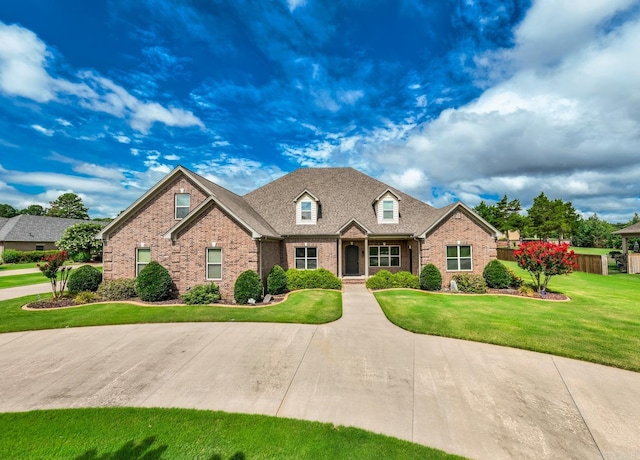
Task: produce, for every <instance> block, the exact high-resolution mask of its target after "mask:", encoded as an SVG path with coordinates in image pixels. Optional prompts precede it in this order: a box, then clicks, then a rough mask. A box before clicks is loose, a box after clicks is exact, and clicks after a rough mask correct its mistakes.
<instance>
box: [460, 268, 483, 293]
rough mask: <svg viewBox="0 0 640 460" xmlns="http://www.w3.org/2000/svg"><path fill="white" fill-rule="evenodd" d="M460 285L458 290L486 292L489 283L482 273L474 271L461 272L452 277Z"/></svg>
mask: <svg viewBox="0 0 640 460" xmlns="http://www.w3.org/2000/svg"><path fill="white" fill-rule="evenodd" d="M452 278H453V279H454V281H455V282H456V284H457V285H458V291H460V292H464V293H467V294H485V293H486V292H487V283H485V281H484V278H483V277H482V276H480V275H474V274H473V273H459V274H457V275H453V277H452Z"/></svg>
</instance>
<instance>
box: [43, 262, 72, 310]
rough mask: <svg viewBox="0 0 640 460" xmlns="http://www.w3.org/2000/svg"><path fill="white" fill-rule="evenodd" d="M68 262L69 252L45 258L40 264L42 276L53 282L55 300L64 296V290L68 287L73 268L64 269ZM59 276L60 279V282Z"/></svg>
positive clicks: (52, 288)
mask: <svg viewBox="0 0 640 460" xmlns="http://www.w3.org/2000/svg"><path fill="white" fill-rule="evenodd" d="M66 260H67V251H58V252H56V253H54V254H51V255H48V256H44V257H43V258H42V262H43V263H40V264H38V268H39V269H40V271H41V272H42V274H43V275H44V276H46V277H47V278H49V281H50V282H51V290H52V291H53V298H54V299H57V298H58V297H61V296H62V293H63V292H64V288H65V286H66V285H67V280H68V279H69V273H70V272H71V267H63V265H64V263H65V261H66ZM58 275H59V277H60V279H59V280H58ZM58 281H60V284H58Z"/></svg>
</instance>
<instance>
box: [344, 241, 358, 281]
mask: <svg viewBox="0 0 640 460" xmlns="http://www.w3.org/2000/svg"><path fill="white" fill-rule="evenodd" d="M359 253H360V250H359V249H358V246H355V245H353V244H351V245H349V246H347V248H346V249H345V251H344V261H345V264H344V274H345V275H359V274H360V264H359V260H358V259H359V257H358V256H359Z"/></svg>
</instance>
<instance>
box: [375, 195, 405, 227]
mask: <svg viewBox="0 0 640 460" xmlns="http://www.w3.org/2000/svg"><path fill="white" fill-rule="evenodd" d="M399 201H400V197H399V196H398V195H396V194H395V193H394V192H393V191H391V190H386V191H385V192H384V193H382V194H381V195H379V196H378V198H376V200H375V201H374V206H375V211H376V215H377V216H378V223H379V224H397V223H398V222H399V221H400V219H399V218H400V203H399Z"/></svg>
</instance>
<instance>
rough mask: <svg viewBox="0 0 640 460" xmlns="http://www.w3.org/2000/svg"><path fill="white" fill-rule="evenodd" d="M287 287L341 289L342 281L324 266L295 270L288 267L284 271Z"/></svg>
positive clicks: (290, 288)
mask: <svg viewBox="0 0 640 460" xmlns="http://www.w3.org/2000/svg"><path fill="white" fill-rule="evenodd" d="M285 274H286V276H287V289H288V290H289V291H296V290H299V289H342V281H340V278H338V277H337V276H336V275H334V274H333V273H331V272H330V271H329V270H327V269H326V268H317V269H315V270H297V269H295V268H290V269H289V270H287V271H286V273H285Z"/></svg>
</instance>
